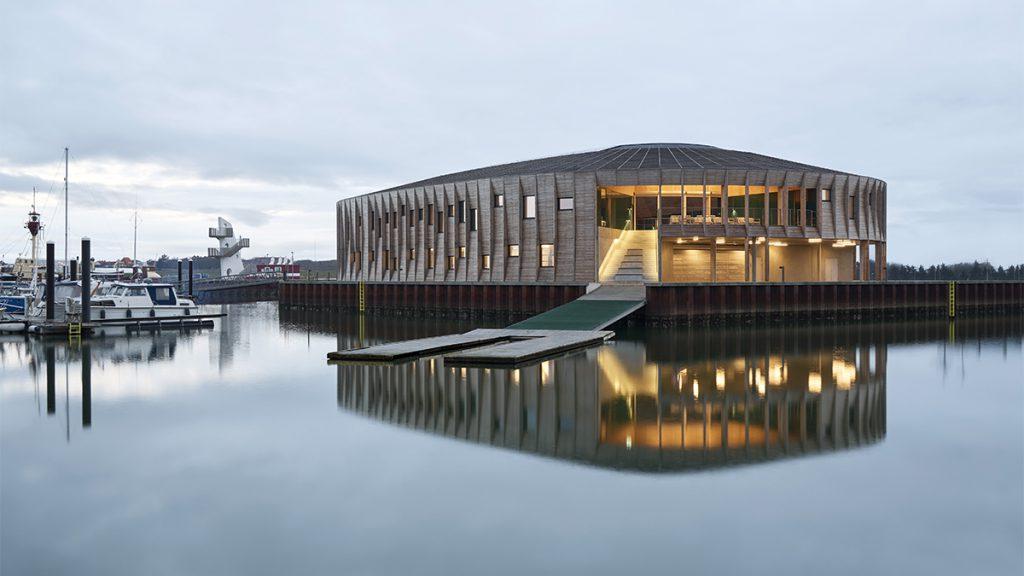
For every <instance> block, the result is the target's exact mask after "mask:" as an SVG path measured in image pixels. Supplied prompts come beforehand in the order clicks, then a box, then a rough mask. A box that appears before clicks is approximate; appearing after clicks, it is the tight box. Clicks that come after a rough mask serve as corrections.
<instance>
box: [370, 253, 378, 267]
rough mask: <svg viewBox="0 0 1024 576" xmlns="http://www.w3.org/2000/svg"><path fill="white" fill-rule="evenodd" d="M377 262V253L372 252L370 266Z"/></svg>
mask: <svg viewBox="0 0 1024 576" xmlns="http://www.w3.org/2000/svg"><path fill="white" fill-rule="evenodd" d="M376 261H377V251H376V250H370V264H373V263H374V262H376Z"/></svg>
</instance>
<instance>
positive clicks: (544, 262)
mask: <svg viewBox="0 0 1024 576" xmlns="http://www.w3.org/2000/svg"><path fill="white" fill-rule="evenodd" d="M554 265H555V245H554V244H541V245H540V267H541V268H551V267H552V266H554Z"/></svg>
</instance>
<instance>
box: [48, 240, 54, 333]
mask: <svg viewBox="0 0 1024 576" xmlns="http://www.w3.org/2000/svg"><path fill="white" fill-rule="evenodd" d="M54 265H55V263H54V261H53V242H52V241H51V242H47V243H46V321H47V322H52V321H53V290H54V282H53V268H54Z"/></svg>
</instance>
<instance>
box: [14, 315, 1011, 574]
mask: <svg viewBox="0 0 1024 576" xmlns="http://www.w3.org/2000/svg"><path fill="white" fill-rule="evenodd" d="M206 312H209V313H217V312H226V313H227V316H226V317H225V318H222V319H218V320H217V321H216V325H215V326H214V327H213V328H206V329H192V330H184V331H178V330H164V331H161V332H152V333H150V332H146V333H134V332H124V331H123V329H105V330H104V333H103V334H100V335H98V336H97V337H95V338H91V339H86V340H83V341H81V342H79V343H69V342H68V341H66V340H64V339H54V340H45V339H30V338H26V337H25V336H24V335H0V574H5V575H6V574H64V573H76V574H154V575H159V574H228V573H246V574H349V573H354V574H356V573H357V574H419V573H438V574H451V573H474V574H530V573H590V574H615V573H617V574H623V573H638V572H651V573H658V572H685V573H697V574H700V573H717V574H770V573H792V574H803V573H812V572H830V573H839V574H905V573H916V574H965V573H968V574H1020V573H1021V572H1022V571H1024V490H1022V486H1024V392H1022V383H1024V378H1022V375H1024V319H1022V318H1020V317H987V318H975V319H967V318H964V319H960V320H957V321H956V322H955V324H951V323H949V322H946V321H931V320H929V321H920V322H893V323H843V324H828V325H814V326H800V325H790V326H777V327H744V328H735V327H733V328H696V327H694V328H685V329H678V328H677V329H649V328H648V329H639V328H621V329H619V330H617V337H616V338H615V339H614V340H613V341H611V342H609V343H607V344H604V345H601V346H597V347H593V348H589V349H586V350H582V351H578V352H575V353H571V354H566V355H563V356H559V357H556V358H552V359H548V360H545V361H543V362H537V363H533V364H529V365H525V366H520V367H517V368H515V369H500V368H475V367H463V366H458V367H455V366H446V365H445V363H444V359H443V358H441V357H432V358H421V359H417V360H413V361H409V362H402V363H396V364H358V363H346V364H329V363H328V362H327V360H326V355H327V353H328V352H331V351H334V350H339V349H347V348H352V347H355V346H365V345H370V344H375V343H382V342H387V341H394V340H400V339H408V338H418V337H426V336H433V335H440V334H449V333H454V332H461V331H466V330H469V329H472V328H474V327H481V326H482V325H481V323H480V322H476V321H474V322H470V321H464V322H452V321H442V320H424V319H401V318H379V317H372V316H371V317H365V318H360V317H358V316H354V315H339V316H334V315H331V314H330V313H326V312H320V311H318V312H313V311H302V310H294V309H287V308H279V306H278V305H277V304H276V303H259V304H238V305H226V306H216V307H212V306H208V307H206ZM119 330H120V331H119Z"/></svg>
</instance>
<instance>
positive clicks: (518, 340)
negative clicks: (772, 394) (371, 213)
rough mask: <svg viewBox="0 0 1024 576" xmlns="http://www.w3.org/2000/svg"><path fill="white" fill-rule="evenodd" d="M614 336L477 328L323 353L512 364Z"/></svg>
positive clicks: (345, 357) (340, 357)
mask: <svg viewBox="0 0 1024 576" xmlns="http://www.w3.org/2000/svg"><path fill="white" fill-rule="evenodd" d="M612 336H614V333H613V332H609V331H604V330H518V329H512V328H479V329H477V330H471V331H469V332H466V333H465V334H450V335H448V336H437V337H434V338H419V339H416V340H405V341H402V342H391V343H388V344H380V345H377V346H370V347H367V348H357V349H354V350H340V351H337V352H331V353H329V354H327V358H328V359H329V360H334V361H343V362H396V361H401V360H406V359H410V358H419V357H423V356H433V355H440V354H443V355H444V359H445V362H450V363H453V364H486V365H515V364H519V363H522V362H529V361H531V360H536V359H538V358H542V357H547V356H553V355H556V354H561V353H563V352H568V351H570V350H576V349H579V348H585V347H587V346H592V345H594V344H600V343H602V342H604V341H605V340H607V339H609V338H611V337H612Z"/></svg>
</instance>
